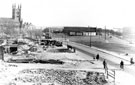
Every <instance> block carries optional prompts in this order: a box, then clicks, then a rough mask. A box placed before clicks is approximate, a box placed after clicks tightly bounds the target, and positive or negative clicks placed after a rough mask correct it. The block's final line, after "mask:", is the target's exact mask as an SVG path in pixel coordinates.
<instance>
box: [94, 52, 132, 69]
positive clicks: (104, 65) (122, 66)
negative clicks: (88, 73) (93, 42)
mask: <svg viewBox="0 0 135 85" xmlns="http://www.w3.org/2000/svg"><path fill="white" fill-rule="evenodd" d="M99 58H100V56H99V54H97V55H96V57H94V58H93V59H94V60H95V59H96V60H99ZM130 64H134V61H133V58H131V59H130ZM103 67H104V69H105V70H108V67H107V62H106V59H104V60H103ZM120 68H121V69H124V61H123V60H121V61H120Z"/></svg>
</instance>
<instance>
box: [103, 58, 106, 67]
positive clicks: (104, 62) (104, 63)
mask: <svg viewBox="0 0 135 85" xmlns="http://www.w3.org/2000/svg"><path fill="white" fill-rule="evenodd" d="M103 66H104V69H105V68H106V60H105V59H104V61H103Z"/></svg>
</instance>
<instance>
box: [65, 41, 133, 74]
mask: <svg viewBox="0 0 135 85" xmlns="http://www.w3.org/2000/svg"><path fill="white" fill-rule="evenodd" d="M65 44H68V45H71V46H73V47H75V48H76V49H77V50H80V51H81V52H83V53H86V54H88V55H91V56H95V55H96V54H99V55H100V60H101V61H103V59H106V60H107V63H108V64H109V65H111V66H114V67H116V68H117V69H114V70H120V68H119V63H120V61H121V60H123V61H124V64H125V68H124V71H125V72H127V73H129V74H131V75H134V76H135V68H134V66H133V65H132V68H131V65H130V62H129V60H126V59H122V58H121V57H118V56H116V55H113V54H109V53H105V52H102V51H99V50H96V49H93V48H90V47H89V46H85V45H82V44H78V43H74V42H66V43H65Z"/></svg>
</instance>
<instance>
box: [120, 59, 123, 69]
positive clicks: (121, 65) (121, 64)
mask: <svg viewBox="0 0 135 85" xmlns="http://www.w3.org/2000/svg"><path fill="white" fill-rule="evenodd" d="M120 68H121V69H124V62H123V61H122V60H121V62H120Z"/></svg>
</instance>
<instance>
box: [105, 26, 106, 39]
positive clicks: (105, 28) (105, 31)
mask: <svg viewBox="0 0 135 85" xmlns="http://www.w3.org/2000/svg"><path fill="white" fill-rule="evenodd" d="M105 40H106V26H105Z"/></svg>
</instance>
